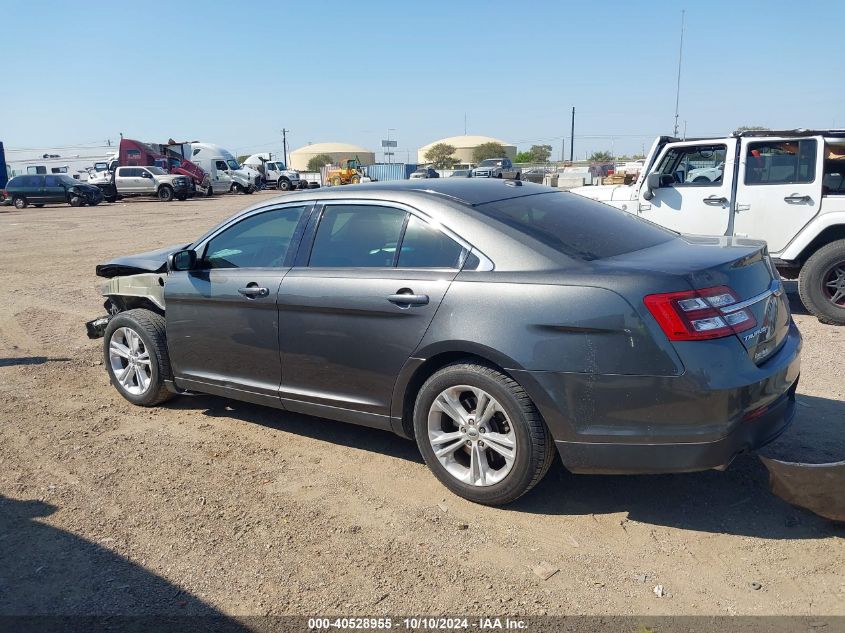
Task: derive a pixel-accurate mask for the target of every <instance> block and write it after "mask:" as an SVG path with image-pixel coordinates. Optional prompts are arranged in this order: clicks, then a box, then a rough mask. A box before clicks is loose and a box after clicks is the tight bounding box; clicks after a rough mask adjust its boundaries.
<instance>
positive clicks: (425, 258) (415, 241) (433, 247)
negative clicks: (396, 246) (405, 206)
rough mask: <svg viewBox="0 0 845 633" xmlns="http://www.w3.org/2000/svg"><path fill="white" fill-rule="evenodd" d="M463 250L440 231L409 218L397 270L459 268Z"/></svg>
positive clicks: (413, 217)
mask: <svg viewBox="0 0 845 633" xmlns="http://www.w3.org/2000/svg"><path fill="white" fill-rule="evenodd" d="M463 252H464V249H463V247H462V246H461V245H460V244H458V243H457V242H456V241H455V240H453V239H452V238H450V237H449V236H448V235H445V234H444V233H443V232H442V231H439V230H438V229H436V228H434V227H433V226H430V225H429V224H426V223H425V222H423V221H422V220H420V219H419V218H417V217H415V216H413V215H412V216H411V217H410V219H409V220H408V226H407V228H406V229H405V235H404V237H403V238H402V246H401V248H400V250H399V264H398V265H399V268H460V265H461V255H463Z"/></svg>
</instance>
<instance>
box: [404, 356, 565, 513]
mask: <svg viewBox="0 0 845 633" xmlns="http://www.w3.org/2000/svg"><path fill="white" fill-rule="evenodd" d="M414 433H415V435H416V438H417V445H418V446H419V448H420V452H421V453H422V456H423V459H425V462H426V464H428V467H429V468H431V470H432V472H434V475H435V476H436V477H437V478H438V479H439V480H440V481H441V482H442V483H443V484H444V485H445V486H446V487H447V488H449V489H450V490H451V491H452V492H454V493H455V494H457V495H460V496H461V497H464V498H465V499H469V500H470V501H474V502H476V503H484V504H488V505H501V504H505V503H510V502H511V501H514V500H515V499H517V498H519V497H520V496H522V495H523V494H525V493H526V492H528V491H529V490H530V489H531V488H533V487H534V486H535V485H536V484H537V482H539V481H540V480H541V479H542V478H543V475H545V474H546V472H547V471H548V469H549V466H550V465H551V463H552V459H553V458H554V447H553V444H552V439H551V435H550V434H549V431H548V429H547V428H546V426H545V424H544V423H543V420H542V418H541V416H540V413H539V412H538V411H537V408H536V407H535V406H534V403H533V402H531V399H530V398H529V397H528V394H527V393H525V391H524V390H523V389H522V387H521V386H520V385H519V383H517V382H516V381H515V380H513V379H512V378H510V377H509V376H506V375H505V374H503V373H502V372H500V371H498V370H496V369H494V368H492V367H488V366H486V365H481V364H476V363H473V362H457V363H453V364H451V365H447V366H446V367H444V368H443V369H441V370H439V371H438V372H436V373H435V374H434V375H433V376H432V377H431V378H429V379H428V380H427V381H426V382H425V384H424V385H423V386H422V388H421V389H420V391H419V393H418V394H417V399H416V403H415V405H414Z"/></svg>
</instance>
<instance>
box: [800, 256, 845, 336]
mask: <svg viewBox="0 0 845 633" xmlns="http://www.w3.org/2000/svg"><path fill="white" fill-rule="evenodd" d="M837 271H838V272H837ZM798 293H799V295H800V296H801V302H802V303H803V304H804V307H806V308H807V310H809V311H810V313H811V314H812V315H813V316H815V317H816V318H817V319H818V320H819V321H821V322H822V323H827V324H828V325H845V240H837V241H835V242H831V243H830V244H827V245H825V246H823V247H821V248H820V249H819V250H817V251H816V252H815V253H813V255H812V256H811V257H810V259H808V260H807V261H806V262H805V263H804V266H803V267H802V268H801V273H800V274H799V276H798ZM834 301H835V302H834Z"/></svg>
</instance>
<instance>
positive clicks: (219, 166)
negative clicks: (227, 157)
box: [214, 160, 229, 171]
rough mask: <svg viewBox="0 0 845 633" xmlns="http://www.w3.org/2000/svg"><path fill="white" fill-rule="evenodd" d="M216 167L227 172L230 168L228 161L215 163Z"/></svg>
mask: <svg viewBox="0 0 845 633" xmlns="http://www.w3.org/2000/svg"><path fill="white" fill-rule="evenodd" d="M214 165H215V167H217V169H219V170H221V171H226V170H227V169H229V166H228V165H227V164H226V161H224V160H218V161H215V162H214Z"/></svg>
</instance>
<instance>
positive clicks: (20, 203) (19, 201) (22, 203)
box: [12, 196, 29, 209]
mask: <svg viewBox="0 0 845 633" xmlns="http://www.w3.org/2000/svg"><path fill="white" fill-rule="evenodd" d="M12 204H14V205H15V208H16V209H26V205H28V204H29V203H28V202H27V201H26V198H23V197H21V196H15V197H14V198H12Z"/></svg>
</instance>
